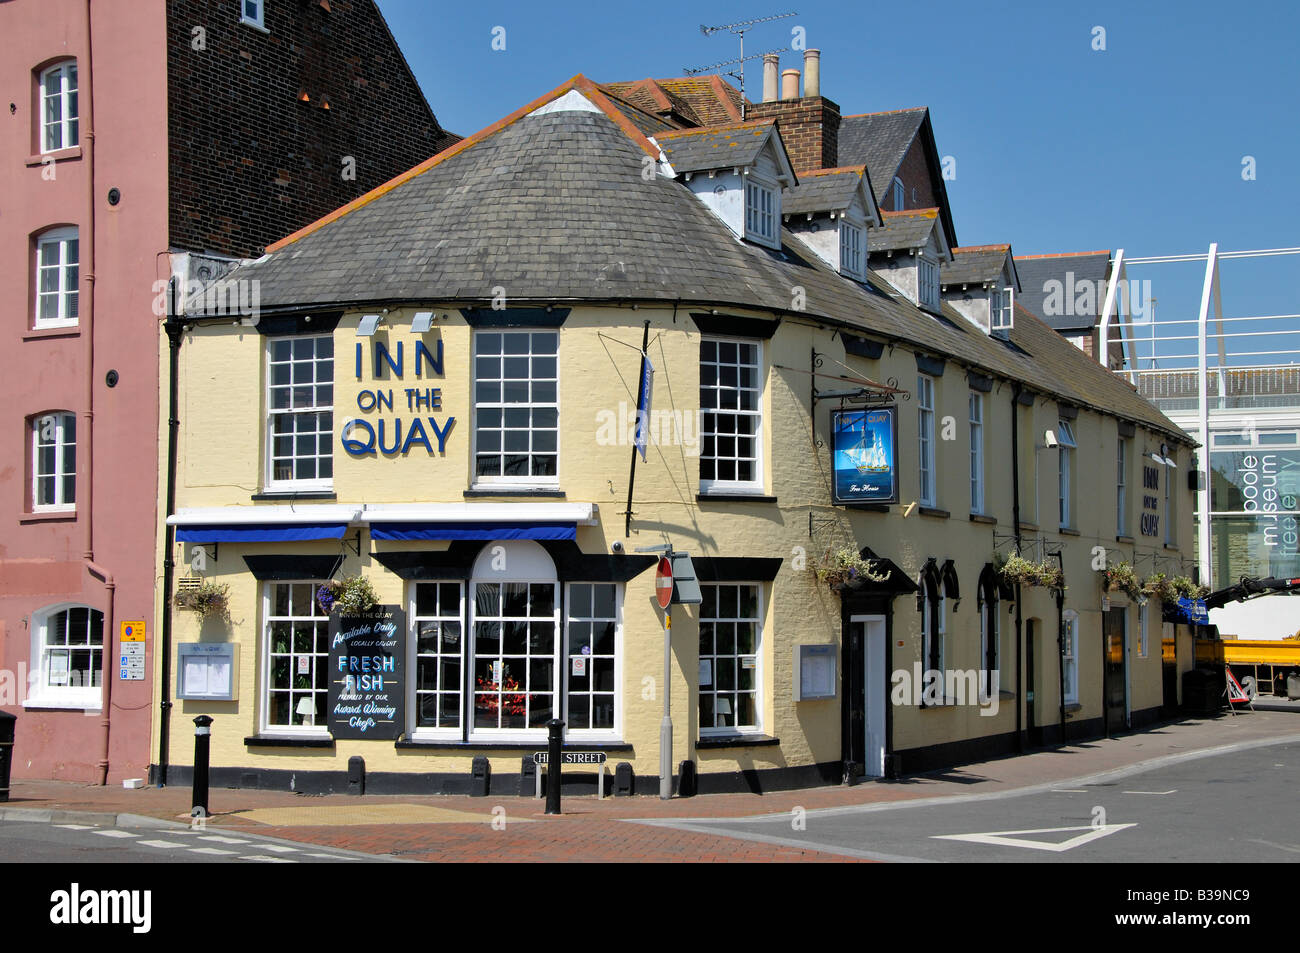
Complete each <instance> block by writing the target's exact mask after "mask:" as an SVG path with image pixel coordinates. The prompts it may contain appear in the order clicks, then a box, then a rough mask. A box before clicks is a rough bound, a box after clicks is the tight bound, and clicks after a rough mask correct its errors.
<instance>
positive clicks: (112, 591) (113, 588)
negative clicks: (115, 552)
mask: <svg viewBox="0 0 1300 953" xmlns="http://www.w3.org/2000/svg"><path fill="white" fill-rule="evenodd" d="M86 568H87V569H88V570H90V572H91V574H92V575H94V576H97V577H99V578H100V579H101V580H102V581H103V583H104V588H105V589H106V590H108V612H107V613H106V621H107V627H106V628H105V629H104V631H105V632H106V633H107V634H106V635H105V637H104V647H103V653H104V712H103V717H102V718H101V720H100V723H99V724H100V727H101V728H103V729H104V741H103V745H102V754H101V755H100V758H99V765H98V767H99V784H100V787H103V786H104V785H106V784H108V742H109V728H110V725H111V720H112V719H111V713H112V710H113V671H114V666H113V665H112V664H111V663H112V658H113V630H114V628H115V627H116V625H117V621H116V617H115V610H116V602H117V583H116V582H115V581H114V579H113V574H112V573H111V572H109V571H108V570H107V569H105V568H104V567H102V566H100V565H97V564H96V563H93V562H91V561H90V560H86Z"/></svg>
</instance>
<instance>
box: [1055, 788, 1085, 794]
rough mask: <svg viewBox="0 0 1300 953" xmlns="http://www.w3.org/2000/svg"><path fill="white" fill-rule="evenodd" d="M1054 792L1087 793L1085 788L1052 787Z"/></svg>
mask: <svg viewBox="0 0 1300 953" xmlns="http://www.w3.org/2000/svg"><path fill="white" fill-rule="evenodd" d="M1052 793H1053V794H1087V793H1088V792H1087V791H1086V790H1085V789H1083V788H1052Z"/></svg>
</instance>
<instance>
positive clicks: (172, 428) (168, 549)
mask: <svg viewBox="0 0 1300 953" xmlns="http://www.w3.org/2000/svg"><path fill="white" fill-rule="evenodd" d="M163 330H164V331H166V332H167V343H168V345H169V346H168V349H167V505H166V513H165V514H164V519H165V518H166V517H168V516H171V515H172V514H173V513H175V512H176V435H177V432H178V430H179V428H180V423H181V422H180V418H179V417H178V416H177V405H178V403H179V401H178V399H177V393H178V387H177V382H178V380H179V379H180V357H181V335H182V334H183V333H184V331H185V326H184V324H182V322H181V320H180V318H179V317H178V316H177V314H176V277H175V276H172V278H171V280H170V281H168V283H167V320H166V321H165V322H164V324H163ZM164 525H165V526H166V530H165V534H164V536H165V542H164V548H163V602H162V633H161V634H162V639H161V641H162V645H161V647H160V653H161V656H162V660H161V665H162V698H161V701H160V702H159V708H160V712H159V724H158V786H159V787H166V786H167V765H168V762H169V752H170V734H171V732H170V727H171V710H172V702H171V697H170V695H171V681H172V582H173V577H174V576H175V573H176V560H175V556H176V527H174V526H171V525H170V524H167V523H164Z"/></svg>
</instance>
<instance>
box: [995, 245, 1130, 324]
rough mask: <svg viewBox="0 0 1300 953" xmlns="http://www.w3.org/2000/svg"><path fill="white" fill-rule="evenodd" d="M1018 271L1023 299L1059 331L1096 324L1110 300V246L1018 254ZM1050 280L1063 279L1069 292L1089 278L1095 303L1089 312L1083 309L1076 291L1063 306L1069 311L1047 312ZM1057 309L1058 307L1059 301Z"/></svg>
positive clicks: (1028, 306) (1031, 308)
mask: <svg viewBox="0 0 1300 953" xmlns="http://www.w3.org/2000/svg"><path fill="white" fill-rule="evenodd" d="M1016 271H1017V272H1018V273H1019V274H1020V298H1019V301H1020V303H1021V304H1023V305H1024V306H1025V307H1026V308H1028V309H1029V310H1030V311H1032V312H1034V314H1036V315H1038V316H1039V317H1040V318H1042V319H1043V320H1044V321H1046V322H1047V323H1048V324H1049V325H1051V326H1052V327H1053V328H1055V329H1056V330H1058V331H1077V330H1083V329H1089V328H1093V327H1096V325H1097V322H1098V320H1099V319H1100V316H1101V309H1102V306H1103V305H1104V304H1105V302H1106V298H1105V288H1106V279H1107V276H1108V274H1109V272H1110V252H1109V251H1108V250H1103V251H1085V252H1071V253H1066V254H1060V255H1017V256H1016ZM1050 281H1059V282H1061V289H1062V293H1063V294H1068V292H1069V289H1070V288H1071V287H1074V288H1078V287H1079V286H1080V285H1082V284H1083V283H1084V282H1085V281H1086V282H1091V283H1092V284H1093V289H1094V294H1093V298H1094V302H1095V304H1094V307H1093V308H1092V310H1091V311H1090V312H1088V313H1081V312H1080V310H1078V309H1077V308H1076V305H1077V304H1078V303H1079V297H1078V295H1077V294H1076V295H1075V296H1074V297H1073V298H1072V300H1070V302H1069V307H1068V308H1062V309H1060V310H1064V311H1067V312H1069V313H1067V314H1047V313H1046V310H1047V308H1046V302H1047V296H1048V287H1047V285H1048V282H1050ZM1053 310H1057V309H1056V307H1055V305H1053ZM1085 310H1086V309H1085Z"/></svg>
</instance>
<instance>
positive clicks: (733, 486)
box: [700, 335, 767, 494]
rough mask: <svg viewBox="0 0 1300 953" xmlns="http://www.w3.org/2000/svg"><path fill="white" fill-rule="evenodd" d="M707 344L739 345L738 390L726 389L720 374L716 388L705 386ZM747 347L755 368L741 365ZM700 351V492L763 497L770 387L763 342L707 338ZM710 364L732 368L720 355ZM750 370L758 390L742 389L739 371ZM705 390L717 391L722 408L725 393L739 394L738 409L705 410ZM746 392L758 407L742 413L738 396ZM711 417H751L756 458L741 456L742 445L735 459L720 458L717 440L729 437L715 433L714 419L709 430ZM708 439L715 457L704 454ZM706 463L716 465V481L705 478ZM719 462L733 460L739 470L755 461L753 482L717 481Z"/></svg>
mask: <svg viewBox="0 0 1300 953" xmlns="http://www.w3.org/2000/svg"><path fill="white" fill-rule="evenodd" d="M706 344H714V345H717V347H718V348H721V346H722V345H725V344H734V345H736V347H737V352H736V365H735V367H736V369H737V381H736V386H735V387H734V388H727V387H724V385H723V384H722V382H721V376H720V374H715V375H714V380H715V383H713V384H705V383H704V382H703V367H704V364H705V361H704V355H703V349H704V346H705V345H706ZM745 346H749V347H753V348H754V363H753V364H752V365H749V364H748V363H742V362H741V359H740V350H739V349H740V348H742V347H745ZM700 350H701V355H700V367H701V382H700V398H701V399H700V492H702V493H742V494H752V493H762V492H763V487H764V483H763V481H764V479H765V477H764V467H763V446H764V444H763V425H764V415H765V409H764V402H765V398H766V392H767V386H766V385H767V374H766V373H765V372H764V364H763V360H764V353H763V351H764V349H763V342H762V340H758V339H754V338H733V337H714V336H712V335H708V336H705V337H702V338H701V339H700ZM715 353H717V352H716V350H715ZM710 363H712V364H713V365H714V366H715V367H717V368H721V367H723V366H730V365H724V363H723V362H722V359H721V355H720V354H719V355H718V356H717V357H716V358H715V360H713V361H712V362H710ZM748 366H752V367H753V368H754V383H755V385H756V386H755V387H752V388H745V387H741V386H740V381H739V372H740V369H741V368H744V367H748ZM706 389H707V390H711V391H714V392H716V393H717V395H718V397H719V399H718V400H717V402H716V403H717V404H719V405H720V404H722V403H723V401H722V400H721V396H722V395H723V394H724V393H726V392H727V391H734V392H736V394H737V400H736V405H737V406H736V407H735V408H730V407H720V406H718V407H706V406H705V403H704V399H703V397H704V391H705V390H706ZM743 390H752V391H753V393H754V405H755V406H754V409H753V410H743V409H741V408H740V407H739V404H740V400H739V392H740V391H743ZM710 414H712V415H714V417H715V418H717V417H722V416H724V415H726V416H735V417H749V418H752V419H753V420H754V427H753V429H754V433H753V435H752V439H753V441H754V455H753V457H748V456H741V455H740V451H739V445H737V448H736V452H735V454H734V455H732V456H719V454H718V445H717V439H718V437H719V433H721V434H722V438H723V439H726V438H727V436H728V435H727V434H726V432H720V431H718V430H717V429H716V428H717V421H716V419H715V421H714V428H713V429H710V428H709V427H708V426H706V424H705V420H706V418H707V417H708V415H710ZM709 439H712V440H713V441H714V443H713V453H712V454H711V455H710V454H706V453H705V452H704V444H705V442H706V441H707V440H709ZM736 439H737V440H739V439H740V437H739V436H738V435H737V436H736ZM705 460H712V461H714V477H713V479H705V477H704V462H705ZM719 460H732V461H734V462H735V463H736V464H737V467H739V464H740V462H741V461H744V460H750V461H752V464H753V468H754V472H753V479H751V480H738V479H736V480H722V479H718V478H717V462H718V461H719Z"/></svg>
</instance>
